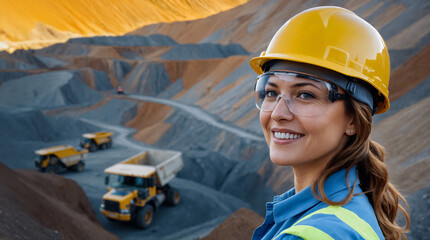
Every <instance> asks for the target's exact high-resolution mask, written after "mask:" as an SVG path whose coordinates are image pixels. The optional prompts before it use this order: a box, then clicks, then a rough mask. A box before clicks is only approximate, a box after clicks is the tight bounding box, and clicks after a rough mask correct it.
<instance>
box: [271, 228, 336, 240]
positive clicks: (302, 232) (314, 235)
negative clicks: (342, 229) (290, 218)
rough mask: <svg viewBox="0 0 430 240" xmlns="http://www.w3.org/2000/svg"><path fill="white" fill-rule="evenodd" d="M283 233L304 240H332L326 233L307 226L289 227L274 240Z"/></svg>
mask: <svg viewBox="0 0 430 240" xmlns="http://www.w3.org/2000/svg"><path fill="white" fill-rule="evenodd" d="M284 233H285V234H291V235H294V236H298V237H301V238H303V239H305V240H306V239H319V240H334V238H332V237H331V236H330V235H328V234H327V233H325V232H323V231H321V230H319V229H318V228H316V227H312V226H308V225H296V226H292V227H289V228H287V229H285V230H284V231H282V232H281V234H279V235H278V236H277V237H276V238H278V237H279V236H281V235H282V234H284ZM276 238H275V239H276Z"/></svg>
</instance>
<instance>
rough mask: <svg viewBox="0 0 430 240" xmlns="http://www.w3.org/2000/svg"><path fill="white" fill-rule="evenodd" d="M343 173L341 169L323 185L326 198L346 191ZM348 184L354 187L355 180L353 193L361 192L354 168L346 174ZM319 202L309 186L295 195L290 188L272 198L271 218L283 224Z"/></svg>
mask: <svg viewBox="0 0 430 240" xmlns="http://www.w3.org/2000/svg"><path fill="white" fill-rule="evenodd" d="M345 173H346V169H342V170H340V171H338V172H336V173H334V174H332V175H331V176H329V177H328V178H327V180H326V182H325V183H324V191H325V194H326V195H327V197H329V198H330V196H333V195H334V194H336V193H338V192H340V191H342V190H345V189H348V186H347V185H346V183H345ZM347 180H348V184H349V186H350V187H352V186H353V185H354V182H355V180H357V182H356V190H355V191H354V193H358V192H361V189H360V187H359V186H358V184H360V179H358V176H357V171H356V168H355V166H354V167H353V168H351V170H350V171H349V172H348V178H347ZM347 194H348V191H345V193H344V194H341V195H342V196H340V197H341V198H340V199H338V198H339V196H336V199H332V200H335V201H339V200H342V199H343V198H345V197H346V195H347ZM319 202H320V201H319V200H318V199H316V198H315V197H314V195H313V193H312V190H311V186H309V187H307V188H305V189H303V190H302V191H300V192H299V193H297V194H295V189H294V188H292V189H290V190H289V191H287V192H286V193H284V194H282V195H280V196H276V197H274V201H273V216H274V220H275V222H276V223H279V222H283V221H285V220H286V219H288V218H291V217H293V216H295V215H297V214H300V213H301V212H304V211H306V210H307V209H309V208H311V207H313V206H315V205H316V204H318V203H319Z"/></svg>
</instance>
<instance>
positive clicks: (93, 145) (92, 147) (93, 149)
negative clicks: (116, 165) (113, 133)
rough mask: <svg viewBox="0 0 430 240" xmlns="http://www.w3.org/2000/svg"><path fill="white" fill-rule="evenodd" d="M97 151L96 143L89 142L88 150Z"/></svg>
mask: <svg viewBox="0 0 430 240" xmlns="http://www.w3.org/2000/svg"><path fill="white" fill-rule="evenodd" d="M95 151H97V145H96V144H95V143H94V142H91V143H90V152H95Z"/></svg>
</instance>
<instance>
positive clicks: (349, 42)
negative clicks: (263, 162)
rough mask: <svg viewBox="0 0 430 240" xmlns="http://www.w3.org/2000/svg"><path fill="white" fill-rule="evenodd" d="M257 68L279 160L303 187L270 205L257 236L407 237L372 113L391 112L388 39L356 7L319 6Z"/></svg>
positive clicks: (287, 28) (287, 29)
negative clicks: (373, 130)
mask: <svg viewBox="0 0 430 240" xmlns="http://www.w3.org/2000/svg"><path fill="white" fill-rule="evenodd" d="M250 64H251V67H252V68H253V69H254V70H255V71H256V72H257V74H260V75H259V76H258V78H257V82H256V85H255V96H256V103H257V107H258V108H259V109H260V122H261V125H262V128H263V132H264V136H265V139H266V141H267V144H268V146H269V149H270V158H271V160H272V162H273V163H275V164H277V165H280V166H291V167H292V169H293V171H294V186H295V187H294V188H293V189H291V190H289V191H287V192H286V193H284V194H282V195H280V196H276V197H275V198H274V201H273V202H270V203H267V209H266V211H267V213H266V219H265V221H264V223H263V224H262V225H261V226H260V227H259V228H257V229H256V230H255V232H254V235H253V239H276V240H281V239H400V238H406V237H405V232H406V231H407V229H408V228H409V216H408V214H407V213H406V211H405V210H404V209H403V208H402V207H401V206H400V205H399V199H401V200H402V201H404V202H405V200H404V198H403V197H402V195H401V194H400V193H399V192H398V191H397V190H396V188H395V187H394V186H393V185H392V184H390V183H389V182H388V172H387V167H386V165H385V163H384V158H385V156H384V148H383V147H382V146H380V145H379V144H377V143H376V142H373V141H371V140H370V139H369V135H370V132H371V126H372V115H373V114H375V113H383V112H385V111H387V110H388V108H389V99H388V82H389V75H390V62H389V56H388V51H387V47H386V45H385V43H384V41H383V39H382V37H381V36H380V35H379V33H378V32H377V31H376V30H375V29H374V28H373V27H372V26H371V25H370V24H368V23H367V22H365V21H364V20H363V19H361V18H360V17H358V16H357V15H356V14H354V13H353V12H351V11H349V10H346V9H343V8H339V7H318V8H312V9H308V10H306V11H304V12H301V13H299V14H298V15H296V16H294V17H293V18H291V19H290V20H289V21H288V22H287V23H285V24H284V26H282V27H281V28H280V29H279V30H278V32H277V33H276V34H275V36H274V37H273V39H272V40H271V42H270V44H269V46H268V48H267V51H265V52H263V53H262V54H261V56H260V57H256V58H253V59H251V61H250ZM405 203H406V202H405ZM406 206H407V204H406ZM398 210H401V211H402V212H403V214H404V215H405V217H406V222H407V224H406V227H405V228H404V229H403V228H401V227H399V226H398V225H397V224H396V222H395V219H396V214H397V211H398Z"/></svg>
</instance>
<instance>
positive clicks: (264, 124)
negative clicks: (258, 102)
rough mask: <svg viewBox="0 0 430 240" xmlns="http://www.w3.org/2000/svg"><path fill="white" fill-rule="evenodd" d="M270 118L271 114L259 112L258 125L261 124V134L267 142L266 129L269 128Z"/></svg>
mask: <svg viewBox="0 0 430 240" xmlns="http://www.w3.org/2000/svg"><path fill="white" fill-rule="evenodd" d="M270 116H271V113H269V112H263V111H260V124H261V128H262V129H263V133H264V136H265V138H266V141H267V140H268V139H267V137H268V129H267V128H268V126H269V121H270Z"/></svg>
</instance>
